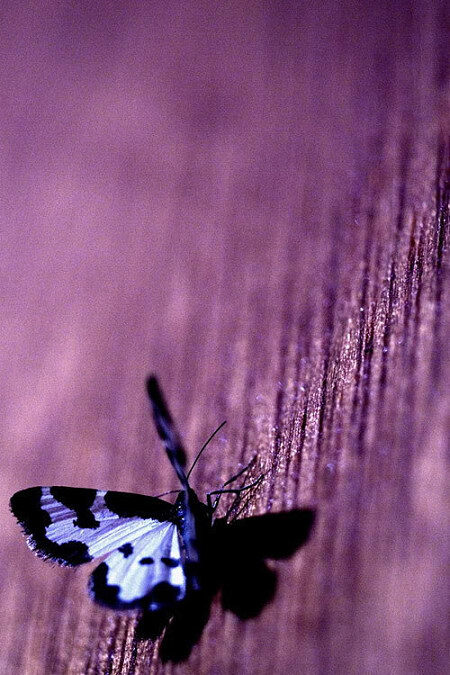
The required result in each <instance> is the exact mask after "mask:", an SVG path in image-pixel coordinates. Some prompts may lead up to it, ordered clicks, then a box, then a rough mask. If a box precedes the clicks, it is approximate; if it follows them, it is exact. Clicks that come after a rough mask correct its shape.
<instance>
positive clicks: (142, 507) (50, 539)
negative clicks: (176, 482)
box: [10, 487, 176, 566]
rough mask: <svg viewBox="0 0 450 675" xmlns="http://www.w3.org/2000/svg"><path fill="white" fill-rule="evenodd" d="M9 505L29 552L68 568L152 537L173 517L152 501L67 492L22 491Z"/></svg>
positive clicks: (104, 493) (99, 492) (167, 507)
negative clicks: (22, 532) (24, 536)
mask: <svg viewBox="0 0 450 675" xmlns="http://www.w3.org/2000/svg"><path fill="white" fill-rule="evenodd" d="M10 506H11V511H12V512H13V514H14V515H15V516H16V518H17V520H18V521H19V523H20V525H21V527H22V529H23V530H24V532H25V534H26V535H27V542H28V545H29V547H30V548H31V549H32V550H34V551H35V552H36V553H37V554H38V555H39V556H41V557H43V558H48V559H51V560H53V561H55V562H57V563H59V564H60V565H71V566H75V565H81V564H82V563H86V562H89V561H90V560H93V559H94V558H98V557H100V556H103V555H105V554H107V553H111V551H114V550H115V549H119V548H120V547H121V546H124V545H126V544H130V545H131V544H133V542H135V541H136V540H138V539H140V538H142V537H143V536H144V537H145V536H147V537H151V536H152V535H151V533H152V532H153V531H155V532H156V531H159V530H160V528H161V525H162V524H164V525H165V526H166V527H169V526H170V527H172V526H173V523H174V522H175V517H176V513H175V509H174V507H173V505H172V504H169V503H168V502H165V501H163V500H161V499H157V498H156V497H147V496H145V495H138V494H131V493H127V492H113V491H104V490H90V489H85V488H70V487H33V488H28V489H27V490H21V491H20V492H16V494H15V495H13V497H12V498H11V502H10ZM166 521H169V522H166Z"/></svg>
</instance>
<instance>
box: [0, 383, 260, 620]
mask: <svg viewBox="0 0 450 675" xmlns="http://www.w3.org/2000/svg"><path fill="white" fill-rule="evenodd" d="M147 393H148V396H149V398H150V402H151V406H152V410H153V418H154V422H155V426H156V429H157V432H158V434H159V436H160V438H161V440H162V441H163V443H164V446H165V450H166V453H167V455H168V458H169V460H170V462H171V464H172V466H173V468H174V470H175V473H176V474H177V477H178V480H179V482H180V484H181V489H180V490H179V491H178V495H177V497H176V500H175V503H174V504H172V503H169V502H167V501H165V500H162V499H160V498H159V497H151V496H145V495H141V494H132V493H127V492H114V491H105V490H94V489H87V488H74V487H58V486H54V487H31V488H27V489H25V490H21V491H19V492H16V493H15V494H14V495H13V497H12V498H11V501H10V507H11V511H12V512H13V514H14V515H15V517H16V518H17V520H18V521H19V524H20V526H21V527H22V529H23V531H24V533H25V535H26V536H27V543H28V546H29V547H30V548H31V549H32V550H33V551H34V552H35V553H36V554H37V555H38V556H40V557H42V558H44V559H48V560H50V561H53V562H56V563H58V564H60V565H65V566H72V567H76V566H78V565H82V564H84V563H88V562H90V561H91V560H94V559H97V558H103V560H102V562H100V564H99V565H98V566H97V567H96V569H95V570H94V572H93V573H92V575H91V577H90V580H89V587H88V588H89V593H90V595H91V597H92V598H93V600H94V601H96V602H97V603H100V604H102V605H105V606H107V607H111V608H114V609H135V608H139V609H142V610H144V611H146V612H150V613H152V612H155V613H156V612H161V611H162V612H170V611H172V610H173V609H174V608H175V607H177V606H179V603H181V602H183V601H185V600H190V601H191V600H192V599H193V598H194V599H195V596H196V594H197V593H200V592H201V591H202V589H203V587H204V584H205V579H206V575H207V566H208V564H209V562H208V555H209V543H210V535H211V531H212V522H213V515H214V511H215V509H216V508H217V505H218V503H219V499H220V496H221V495H222V494H224V493H226V492H231V493H239V492H242V490H247V489H248V488H250V487H254V486H256V485H257V484H258V483H259V481H260V480H261V478H262V476H260V477H259V478H258V480H256V481H254V482H253V483H251V484H250V485H246V486H243V487H240V488H235V489H232V488H227V486H228V485H229V484H231V483H232V482H233V481H234V480H236V479H237V478H238V477H239V476H241V475H242V473H243V472H244V471H245V470H246V469H247V468H248V467H245V468H244V469H242V470H241V471H240V472H239V473H238V474H236V476H233V478H231V479H229V480H228V481H226V483H224V485H223V486H222V488H221V489H220V490H213V491H212V492H209V493H208V494H207V503H206V504H204V503H202V502H201V501H200V500H199V499H198V497H197V495H196V493H195V492H194V490H193V489H192V488H191V487H190V485H189V476H190V473H191V471H192V469H193V468H194V466H195V464H196V462H197V460H198V459H199V457H200V455H201V453H202V452H203V450H204V448H205V447H206V445H207V444H208V443H209V441H210V440H211V438H212V437H213V436H214V434H215V433H217V431H218V430H219V429H220V428H221V427H222V426H223V425H221V426H220V427H219V429H217V430H216V431H215V432H214V434H212V436H211V437H210V438H209V439H208V441H207V442H206V443H205V445H204V446H203V447H202V448H201V450H200V452H199V453H198V454H197V457H196V459H195V461H194V463H193V465H192V467H191V469H190V471H188V472H186V455H185V453H184V450H183V447H182V444H181V440H180V437H179V435H178V433H177V430H176V428H175V425H174V423H173V420H172V417H171V415H170V412H169V410H168V407H167V405H166V403H165V400H164V397H163V394H162V392H161V389H160V387H159V385H158V382H157V380H156V378H155V377H154V376H151V377H149V378H148V380H147ZM223 424H224V423H223ZM166 494H167V493H166ZM160 496H164V495H160Z"/></svg>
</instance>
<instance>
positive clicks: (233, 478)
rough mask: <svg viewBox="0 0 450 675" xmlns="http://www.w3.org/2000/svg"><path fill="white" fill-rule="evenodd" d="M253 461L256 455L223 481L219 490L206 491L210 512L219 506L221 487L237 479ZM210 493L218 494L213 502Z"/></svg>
mask: <svg viewBox="0 0 450 675" xmlns="http://www.w3.org/2000/svg"><path fill="white" fill-rule="evenodd" d="M255 462H256V455H255V456H254V457H253V458H252V459H251V460H250V461H249V463H248V464H247V465H246V466H244V468H243V469H241V470H240V471H238V473H237V474H235V475H234V476H232V477H231V478H229V479H228V480H227V481H225V483H224V484H223V485H222V487H221V489H220V490H216V491H215V492H210V493H208V494H207V495H206V499H207V503H208V507H209V508H210V509H212V513H214V511H215V510H216V509H217V507H218V506H219V501H220V496H221V494H223V489H224V488H225V487H226V486H227V485H230V484H231V483H233V482H234V481H235V480H237V479H238V478H240V477H241V476H242V474H243V473H245V472H246V471H248V470H249V469H250V468H251V467H252V466H253V464H254V463H255ZM212 494H218V495H219V496H218V497H217V499H216V500H215V502H214V504H213V503H212V500H211V497H210V495H212Z"/></svg>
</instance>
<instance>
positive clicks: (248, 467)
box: [222, 455, 256, 490]
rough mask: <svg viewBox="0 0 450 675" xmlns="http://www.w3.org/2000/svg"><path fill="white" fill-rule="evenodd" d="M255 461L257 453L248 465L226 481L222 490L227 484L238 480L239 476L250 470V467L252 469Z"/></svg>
mask: <svg viewBox="0 0 450 675" xmlns="http://www.w3.org/2000/svg"><path fill="white" fill-rule="evenodd" d="M255 462H256V455H255V456H254V457H253V458H252V459H251V460H250V461H249V463H248V464H247V466H244V468H243V469H241V470H240V471H239V472H238V473H237V474H236V475H235V476H233V477H232V478H229V479H228V480H227V481H225V483H224V484H223V485H222V490H223V488H225V487H226V486H227V485H230V484H231V483H234V481H235V480H237V479H238V478H240V477H241V476H242V474H243V473H245V472H246V471H248V470H249V469H251V467H252V466H253V464H254V463H255Z"/></svg>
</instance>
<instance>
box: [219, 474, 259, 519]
mask: <svg viewBox="0 0 450 675" xmlns="http://www.w3.org/2000/svg"><path fill="white" fill-rule="evenodd" d="M264 476H265V474H264V473H262V474H261V475H260V476H259V477H258V478H257V479H256V480H255V481H253V483H249V484H248V485H243V486H242V487H240V488H227V489H226V490H225V489H223V488H222V489H221V490H212V491H211V492H208V493H207V495H206V499H207V501H208V506H209V507H210V508H211V509H212V513H214V511H215V510H216V509H217V507H218V505H219V501H220V498H221V496H222V495H224V494H234V495H238V494H240V493H241V492H244V490H249V489H250V488H253V487H256V486H257V485H259V483H260V482H261V481H262V479H263V478H264ZM225 485H226V483H225ZM212 495H217V499H216V500H215V501H214V504H212V500H211V496H212Z"/></svg>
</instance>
